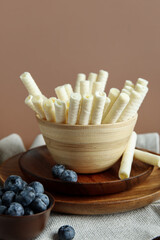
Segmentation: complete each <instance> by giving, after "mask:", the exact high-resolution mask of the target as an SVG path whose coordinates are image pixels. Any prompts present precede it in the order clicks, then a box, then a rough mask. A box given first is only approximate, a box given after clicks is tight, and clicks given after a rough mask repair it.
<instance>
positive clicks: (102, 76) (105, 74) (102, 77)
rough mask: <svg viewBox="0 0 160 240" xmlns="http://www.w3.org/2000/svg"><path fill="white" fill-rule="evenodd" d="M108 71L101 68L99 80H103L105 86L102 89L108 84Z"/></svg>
mask: <svg viewBox="0 0 160 240" xmlns="http://www.w3.org/2000/svg"><path fill="white" fill-rule="evenodd" d="M108 75H109V74H108V72H107V71H104V70H100V71H99V74H98V77H97V82H102V83H103V88H102V90H101V91H104V90H105V87H106V84H107V80H108Z"/></svg>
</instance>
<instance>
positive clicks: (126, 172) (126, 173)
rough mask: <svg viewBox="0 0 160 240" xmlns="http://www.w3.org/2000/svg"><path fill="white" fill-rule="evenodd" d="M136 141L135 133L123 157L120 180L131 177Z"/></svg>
mask: <svg viewBox="0 0 160 240" xmlns="http://www.w3.org/2000/svg"><path fill="white" fill-rule="evenodd" d="M136 140H137V134H136V133H135V132H133V133H132V135H131V137H130V139H129V141H128V144H127V147H126V149H125V151H124V153H123V156H122V160H121V165H120V169H119V173H118V175H119V178H120V179H126V178H129V177H130V172H131V167H132V162H133V156H134V150H135V146H136Z"/></svg>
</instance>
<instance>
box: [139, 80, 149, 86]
mask: <svg viewBox="0 0 160 240" xmlns="http://www.w3.org/2000/svg"><path fill="white" fill-rule="evenodd" d="M137 83H139V84H141V85H143V86H146V87H147V85H148V81H147V80H146V79H143V78H138V79H137Z"/></svg>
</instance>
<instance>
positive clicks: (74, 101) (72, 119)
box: [67, 93, 81, 125]
mask: <svg viewBox="0 0 160 240" xmlns="http://www.w3.org/2000/svg"><path fill="white" fill-rule="evenodd" d="M80 103H81V95H80V93H72V94H71V97H70V105H69V110H68V120H67V123H68V124H71V125H75V124H76V123H77V119H78V113H79V107H80Z"/></svg>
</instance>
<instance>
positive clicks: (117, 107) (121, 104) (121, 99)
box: [102, 93, 130, 124]
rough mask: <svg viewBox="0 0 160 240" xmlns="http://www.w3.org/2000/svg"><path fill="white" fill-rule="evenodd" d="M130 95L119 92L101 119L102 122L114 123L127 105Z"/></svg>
mask: <svg viewBox="0 0 160 240" xmlns="http://www.w3.org/2000/svg"><path fill="white" fill-rule="evenodd" d="M129 99H130V97H129V96H128V95H127V94H126V93H120V95H119V96H118V98H117V100H116V101H115V103H114V104H113V105H112V108H111V109H110V111H109V113H108V114H107V116H106V117H105V118H104V120H103V122H102V123H103V124H105V123H115V122H117V120H118V118H119V117H120V115H121V114H122V112H123V110H124V108H125V107H126V106H127V104H128V102H129Z"/></svg>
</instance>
